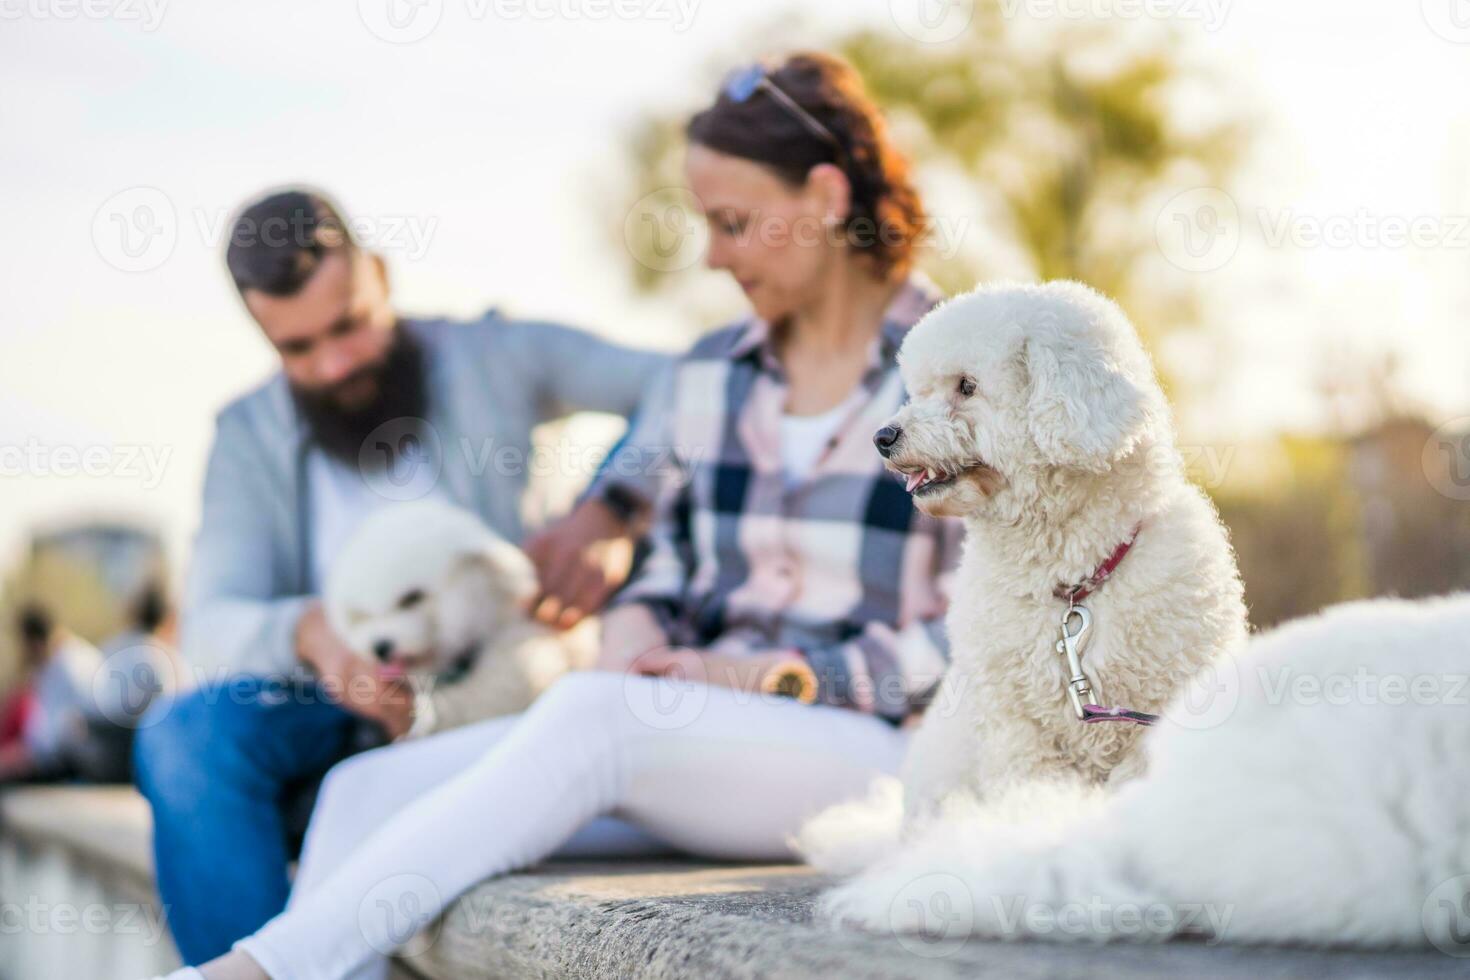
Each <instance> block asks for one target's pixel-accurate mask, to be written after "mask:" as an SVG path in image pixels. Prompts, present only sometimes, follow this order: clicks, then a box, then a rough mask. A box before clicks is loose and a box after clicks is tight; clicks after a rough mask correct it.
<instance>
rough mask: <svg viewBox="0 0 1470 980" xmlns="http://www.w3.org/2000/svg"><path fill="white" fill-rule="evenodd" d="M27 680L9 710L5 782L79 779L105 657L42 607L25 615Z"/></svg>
mask: <svg viewBox="0 0 1470 980" xmlns="http://www.w3.org/2000/svg"><path fill="white" fill-rule="evenodd" d="M16 627H17V629H18V630H19V632H20V646H21V670H22V680H21V683H20V686H19V688H18V689H17V691H16V692H15V693H13V694H12V696H11V699H10V700H9V702H8V703H7V704H6V706H5V717H4V718H3V719H0V731H3V732H4V734H5V736H6V738H5V741H4V742H3V744H0V781H7V782H13V781H17V780H26V781H33V782H43V781H50V780H58V779H66V778H71V777H74V776H77V775H78V774H79V769H80V768H82V767H83V761H84V760H85V758H86V757H87V751H88V747H87V742H88V739H89V737H90V727H91V724H92V722H93V720H94V719H95V718H96V716H97V715H96V705H95V704H94V702H93V699H92V684H93V681H94V679H95V678H96V676H97V670H98V668H99V667H100V666H101V663H102V657H101V655H100V654H99V653H98V652H97V650H96V648H95V647H93V646H92V645H91V644H90V643H87V642H86V641H85V640H83V639H82V638H81V637H78V636H76V635H75V634H73V633H72V632H71V631H70V630H67V629H64V628H62V627H61V626H59V625H57V624H56V622H55V620H54V619H53V618H52V617H51V614H50V613H49V612H48V611H47V610H46V609H44V608H43V607H41V606H39V605H28V606H26V607H25V608H24V609H22V610H21V613H20V616H19V618H18V620H17V622H16Z"/></svg>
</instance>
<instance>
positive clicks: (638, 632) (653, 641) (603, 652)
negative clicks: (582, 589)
mask: <svg viewBox="0 0 1470 980" xmlns="http://www.w3.org/2000/svg"><path fill="white" fill-rule="evenodd" d="M601 625H602V643H601V645H600V646H599V647H598V650H597V669H598V670H611V671H617V672H618V673H622V672H624V671H628V670H631V669H632V665H633V661H634V660H636V659H637V658H638V657H639V656H641V655H643V654H645V653H648V652H649V651H651V650H665V649H668V645H669V638H668V637H667V636H665V635H664V631H663V628H662V627H660V626H659V625H658V620H656V619H654V618H653V613H651V612H649V611H648V607H646V606H642V605H639V604H638V603H636V602H635V603H632V604H630V605H626V606H619V607H617V608H616V609H610V610H608V611H607V612H606V613H605V614H604V615H603V617H602V624H601Z"/></svg>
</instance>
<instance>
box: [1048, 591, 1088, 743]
mask: <svg viewBox="0 0 1470 980" xmlns="http://www.w3.org/2000/svg"><path fill="white" fill-rule="evenodd" d="M1074 622H1075V623H1076V624H1077V629H1076V631H1075V632H1073V631H1072V629H1071V626H1072V624H1073V623H1074ZM1091 628H1092V613H1090V612H1088V611H1087V607H1086V606H1077V605H1069V606H1068V607H1067V611H1066V612H1064V613H1062V633H1061V638H1060V639H1059V640H1057V653H1059V654H1062V655H1063V656H1065V657H1066V658H1067V670H1069V671H1070V672H1071V674H1072V676H1071V677H1069V678H1067V697H1069V698H1071V699H1072V710H1073V711H1074V712H1075V713H1076V715H1077V717H1078V718H1085V717H1086V716H1087V712H1085V711H1084V710H1083V708H1082V706H1083V705H1086V704H1092V703H1093V697H1092V683H1091V682H1090V681H1088V679H1087V675H1086V674H1084V673H1083V672H1082V652H1081V648H1082V637H1083V635H1084V634H1085V633H1086V632H1087V631H1088V630H1089V629H1091Z"/></svg>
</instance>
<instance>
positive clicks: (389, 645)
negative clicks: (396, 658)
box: [373, 640, 393, 663]
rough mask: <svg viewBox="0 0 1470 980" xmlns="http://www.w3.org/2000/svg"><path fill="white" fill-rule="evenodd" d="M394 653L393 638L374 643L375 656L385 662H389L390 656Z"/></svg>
mask: <svg viewBox="0 0 1470 980" xmlns="http://www.w3.org/2000/svg"><path fill="white" fill-rule="evenodd" d="M392 655H393V641H392V640H379V641H378V642H376V643H374V644H373V656H375V657H377V658H378V659H379V660H381V661H383V663H387V662H388V658H389V657H391V656H392Z"/></svg>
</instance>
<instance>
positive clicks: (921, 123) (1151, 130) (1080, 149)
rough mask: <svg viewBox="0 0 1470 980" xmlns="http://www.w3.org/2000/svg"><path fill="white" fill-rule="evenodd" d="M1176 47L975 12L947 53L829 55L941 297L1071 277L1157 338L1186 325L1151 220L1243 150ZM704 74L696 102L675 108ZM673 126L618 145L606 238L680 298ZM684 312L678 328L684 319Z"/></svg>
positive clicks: (1188, 295)
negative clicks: (914, 225)
mask: <svg viewBox="0 0 1470 980" xmlns="http://www.w3.org/2000/svg"><path fill="white" fill-rule="evenodd" d="M1183 40H1184V38H1183V35H1182V34H1181V33H1180V32H1178V31H1176V30H1174V29H1172V28H1170V27H1168V26H1162V27H1157V29H1155V25H1149V26H1148V27H1145V26H1143V25H1141V24H1140V23H1139V22H1137V21H1131V22H1125V21H1101V22H1097V23H1091V24H1085V25H1083V24H1077V23H1075V22H1072V21H1069V20H1066V19H1063V18H1053V19H1051V20H1050V21H1048V22H1046V23H1044V24H1043V23H1042V22H1039V21H1036V20H1027V19H1024V18H1016V17H1006V16H1004V15H1003V14H1002V8H1001V5H1000V4H999V3H998V2H993V0H990V2H986V0H981V2H977V4H976V9H975V14H974V19H973V21H972V23H971V25H970V27H969V29H968V30H967V32H966V33H965V34H964V35H963V36H962V37H960V38H958V39H956V40H954V41H951V42H948V43H945V44H923V43H920V42H918V41H915V40H913V39H911V38H908V37H907V36H905V35H903V34H901V33H899V32H898V31H895V30H892V29H889V30H884V31H874V30H864V31H859V32H857V33H853V34H850V35H848V36H845V37H841V38H839V39H837V40H836V41H835V42H834V43H832V44H831V45H830V47H831V49H832V50H835V51H837V52H838V53H840V54H841V55H843V56H844V57H846V58H847V59H848V60H850V61H851V62H852V63H853V64H854V65H855V66H856V67H857V68H858V70H859V71H860V72H861V73H862V75H863V77H864V78H865V79H866V80H867V83H868V86H869V89H870V90H871V91H872V93H873V95H874V96H875V98H876V99H877V101H878V102H879V104H880V105H882V106H883V108H884V110H885V112H886V114H887V116H888V119H889V123H890V126H891V127H892V128H893V130H894V131H895V133H896V135H897V137H898V139H899V141H900V144H901V145H902V146H903V147H904V148H905V149H906V150H907V152H908V154H909V156H910V158H911V159H912V160H913V161H914V163H915V167H916V170H917V173H918V176H919V180H920V183H921V186H922V187H923V188H924V189H925V191H926V196H927V200H928V203H929V208H930V211H931V216H932V217H933V219H934V221H933V223H932V226H931V229H930V230H931V235H930V246H931V247H929V248H928V249H927V250H926V254H925V256H924V258H923V259H922V261H921V265H922V267H923V268H924V269H925V271H926V272H928V273H929V274H930V275H931V276H932V277H933V278H934V279H935V280H936V281H937V282H938V283H939V284H940V286H942V287H943V288H944V289H946V290H947V291H950V292H956V291H960V290H964V289H969V288H971V287H972V286H974V285H975V283H976V282H978V281H983V280H987V279H994V278H1010V277H1017V278H1058V277H1066V278H1074V279H1080V280H1082V281H1084V282H1087V283H1090V284H1091V285H1093V286H1095V287H1097V288H1098V289H1100V290H1102V291H1103V292H1105V293H1108V294H1109V295H1112V296H1113V297H1115V298H1116V299H1118V300H1119V302H1121V303H1122V304H1123V305H1124V307H1125V308H1127V309H1128V311H1129V313H1130V314H1131V315H1132V316H1133V317H1134V319H1135V321H1136V322H1137V323H1138V325H1139V328H1140V330H1141V331H1142V332H1143V333H1144V335H1145V338H1146V339H1148V340H1157V339H1158V338H1159V337H1160V336H1161V335H1162V334H1163V333H1164V332H1166V331H1168V330H1170V329H1174V328H1178V327H1187V326H1191V325H1199V324H1200V321H1201V316H1200V304H1199V299H1198V292H1197V287H1198V283H1197V281H1196V280H1195V279H1194V277H1192V276H1191V275H1190V274H1189V273H1185V272H1182V271H1181V270H1179V269H1176V268H1174V267H1172V266H1170V265H1169V264H1168V262H1167V261H1165V259H1164V257H1163V256H1162V255H1161V254H1160V250H1159V247H1158V245H1157V243H1156V240H1155V221H1156V219H1157V216H1158V214H1159V213H1160V209H1161V207H1162V205H1163V203H1164V202H1165V201H1167V199H1168V198H1170V197H1172V196H1173V195H1174V194H1176V193H1178V192H1180V191H1183V190H1187V189H1190V188H1195V187H1204V186H1216V187H1225V186H1227V185H1228V184H1229V182H1230V175H1231V173H1232V171H1233V169H1234V167H1235V164H1236V162H1237V159H1238V156H1239V153H1240V151H1241V148H1242V142H1243V139H1244V136H1245V128H1244V127H1243V125H1242V124H1241V123H1239V122H1238V121H1237V120H1235V119H1233V117H1232V116H1231V115H1230V114H1229V113H1228V112H1226V111H1225V108H1226V107H1227V106H1228V105H1229V104H1230V103H1228V102H1227V101H1226V93H1227V92H1228V87H1227V86H1225V85H1222V84H1220V83H1219V82H1218V80H1214V79H1212V78H1210V76H1209V73H1208V72H1207V71H1206V70H1205V69H1204V68H1202V67H1200V66H1199V65H1196V64H1193V63H1191V62H1190V61H1189V59H1188V58H1187V57H1186V55H1185V54H1183V53H1182V52H1184V51H1186V49H1187V46H1186V45H1184V43H1183ZM788 43H789V42H788ZM766 49H768V46H759V45H751V46H750V47H749V48H748V50H752V51H759V50H766ZM727 67H728V65H721V66H719V68H720V69H724V68H727ZM720 74H721V71H719V70H716V71H712V72H711V79H712V81H711V83H710V84H709V85H707V86H696V87H695V88H694V91H695V92H696V93H697V94H698V96H699V98H698V100H697V102H696V104H695V105H692V106H690V109H691V110H692V109H694V108H697V106H698V105H699V104H703V102H704V101H705V99H706V98H707V96H708V95H709V94H710V93H713V92H714V91H715V89H716V88H717V84H716V83H715V82H714V81H713V79H718V78H719V77H720ZM1186 93H1187V98H1186V97H1183V96H1184V94H1186ZM1186 103H1187V105H1188V109H1187V111H1186V110H1184V109H1183V108H1181V107H1182V106H1184V105H1185V104H1186ZM683 121H684V118H683V116H682V115H681V116H679V117H674V118H670V117H663V116H657V117H652V118H647V119H645V120H643V121H642V122H641V123H640V124H639V125H638V126H637V128H636V130H635V132H634V133H633V136H632V139H631V140H630V143H629V149H630V153H631V158H632V164H633V167H632V170H633V173H634V179H633V180H634V183H633V187H632V188H631V193H630V194H628V195H627V196H626V197H625V198H624V208H623V209H622V212H621V213H623V214H625V215H626V220H625V221H624V222H623V225H622V227H621V229H620V230H621V231H622V233H623V238H624V240H625V242H626V245H627V248H628V251H629V253H630V257H631V259H632V272H633V275H634V277H635V280H636V282H637V284H638V286H639V287H640V288H641V289H643V290H646V291H659V292H673V293H677V292H679V291H680V289H681V283H684V282H687V281H688V280H689V279H690V277H689V276H686V275H684V273H685V272H686V271H687V270H689V269H690V268H692V267H693V266H694V265H695V264H696V263H697V261H698V259H699V258H700V255H699V254H698V253H699V248H698V246H693V247H691V245H690V241H689V238H688V236H691V235H697V234H698V226H697V224H696V222H697V221H698V220H699V219H698V217H697V216H695V215H692V214H689V213H688V207H687V205H688V203H689V199H688V194H687V191H684V190H683V189H682V184H683V180H682V175H681V172H680V167H681V164H682V154H683V137H682V124H683ZM629 199H637V204H635V205H634V207H633V209H632V211H631V212H630V211H628V209H627V207H626V201H627V200H629ZM684 299H685V300H686V302H687V305H689V306H690V307H691V308H692V309H691V312H693V311H694V309H697V308H698V307H699V305H700V303H699V300H698V299H696V298H694V297H692V296H690V295H688V294H687V293H686V295H685V297H684ZM706 302H707V301H706ZM698 312H699V313H701V314H706V315H707V314H708V313H709V312H710V311H709V310H707V309H703V310H698ZM722 312H728V311H722ZM709 325H710V322H709V321H708V320H704V321H695V322H694V323H692V324H691V328H693V327H696V326H697V327H700V328H703V327H708V326H709Z"/></svg>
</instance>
